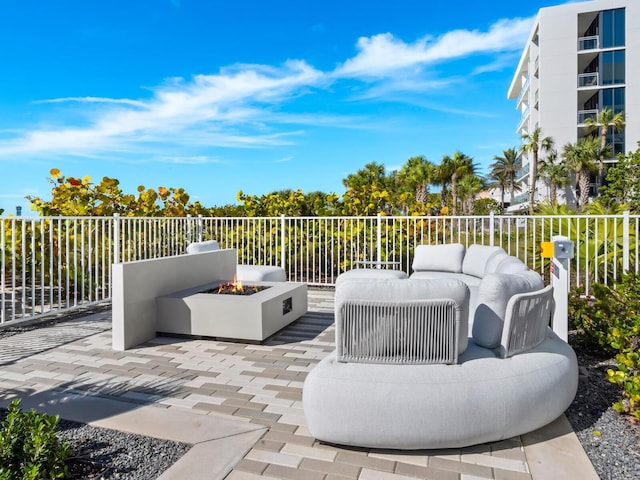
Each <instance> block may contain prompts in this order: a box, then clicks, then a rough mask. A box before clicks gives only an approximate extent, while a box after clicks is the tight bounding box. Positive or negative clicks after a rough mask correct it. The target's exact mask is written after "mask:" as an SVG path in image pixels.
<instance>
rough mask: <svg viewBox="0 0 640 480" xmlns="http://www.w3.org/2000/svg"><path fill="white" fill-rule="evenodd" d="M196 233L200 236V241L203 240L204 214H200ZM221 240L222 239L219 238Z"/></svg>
mask: <svg viewBox="0 0 640 480" xmlns="http://www.w3.org/2000/svg"><path fill="white" fill-rule="evenodd" d="M196 235H197V236H198V241H199V242H201V241H202V214H200V215H198V224H197V227H196ZM218 240H220V239H218Z"/></svg>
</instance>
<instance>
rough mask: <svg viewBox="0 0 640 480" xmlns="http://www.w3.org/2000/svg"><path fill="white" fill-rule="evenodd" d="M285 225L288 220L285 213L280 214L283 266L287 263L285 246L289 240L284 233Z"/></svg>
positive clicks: (281, 263) (281, 259)
mask: <svg viewBox="0 0 640 480" xmlns="http://www.w3.org/2000/svg"><path fill="white" fill-rule="evenodd" d="M285 225H286V221H285V217H284V213H283V214H282V215H280V266H281V267H282V268H285V265H286V255H285V248H286V245H287V242H286V238H285V235H284V229H285ZM285 272H286V269H285Z"/></svg>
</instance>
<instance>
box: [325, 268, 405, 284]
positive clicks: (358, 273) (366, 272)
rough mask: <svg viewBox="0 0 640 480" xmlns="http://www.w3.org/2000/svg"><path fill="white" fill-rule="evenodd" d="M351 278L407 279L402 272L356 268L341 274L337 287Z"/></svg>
mask: <svg viewBox="0 0 640 480" xmlns="http://www.w3.org/2000/svg"><path fill="white" fill-rule="evenodd" d="M349 278H399V279H402V278H407V274H406V273H405V272H403V271H402V270H386V269H382V268H354V269H352V270H347V271H346V272H343V273H341V274H340V275H338V278H336V287H337V286H338V285H339V284H340V283H342V282H344V281H345V280H348V279H349Z"/></svg>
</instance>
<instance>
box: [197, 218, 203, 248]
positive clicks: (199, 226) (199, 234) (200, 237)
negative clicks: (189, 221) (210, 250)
mask: <svg viewBox="0 0 640 480" xmlns="http://www.w3.org/2000/svg"><path fill="white" fill-rule="evenodd" d="M196 228H197V230H196V235H197V238H198V241H199V242H201V241H202V230H203V229H202V214H200V215H198V224H197V227H196Z"/></svg>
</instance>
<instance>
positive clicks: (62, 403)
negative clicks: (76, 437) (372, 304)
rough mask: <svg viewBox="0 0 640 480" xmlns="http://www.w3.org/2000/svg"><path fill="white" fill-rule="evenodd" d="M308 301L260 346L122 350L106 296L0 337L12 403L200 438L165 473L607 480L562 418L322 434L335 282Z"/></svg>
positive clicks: (4, 387) (312, 292)
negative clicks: (411, 439)
mask: <svg viewBox="0 0 640 480" xmlns="http://www.w3.org/2000/svg"><path fill="white" fill-rule="evenodd" d="M308 301H309V304H308V310H309V311H308V312H307V313H306V314H305V315H303V316H302V317H301V318H300V319H299V320H297V321H295V322H293V323H291V324H290V325H289V326H288V327H286V328H284V329H283V330H281V331H280V332H279V333H277V334H276V335H275V336H273V337H271V338H269V339H267V341H266V342H264V343H263V344H246V343H238V342H225V341H218V340H211V339H186V338H171V337H156V338H155V339H153V340H151V341H149V342H146V343H143V344H141V345H139V346H137V347H135V348H132V349H129V350H127V351H125V352H120V351H114V350H113V349H112V345H111V339H112V337H111V311H110V310H109V309H108V305H107V308H106V309H103V310H102V311H99V312H97V313H92V314H90V315H87V316H80V317H78V316H77V315H76V317H75V318H74V319H72V320H68V321H61V322H59V323H57V324H54V325H51V326H44V327H40V328H38V329H36V330H32V331H26V332H24V333H19V334H16V335H13V336H9V337H5V338H0V362H1V367H0V396H1V397H2V403H3V406H5V405H6V404H7V403H8V402H9V400H10V399H11V398H13V397H15V396H20V397H22V398H23V404H24V405H25V406H27V405H28V406H36V405H37V406H38V407H39V409H43V410H47V411H50V412H53V413H61V415H62V416H63V417H66V418H71V419H77V420H80V421H83V422H89V423H92V424H95V425H99V426H103V427H108V428H115V429H118V430H122V431H133V432H135V433H141V434H146V435H150V436H159V437H163V436H164V437H163V438H168V439H172V440H178V441H186V442H187V443H192V444H196V445H195V446H194V447H193V448H192V449H191V450H190V451H189V452H188V453H187V454H186V455H185V456H184V457H182V459H181V460H179V461H178V462H177V463H176V464H174V466H173V467H171V468H170V469H169V470H167V471H166V472H165V474H164V475H163V476H162V478H164V479H167V478H170V479H181V478H228V479H231V480H240V479H246V480H253V479H258V478H264V479H311V480H314V479H318V480H320V479H325V480H330V479H332V480H339V479H344V480H346V479H360V480H376V479H391V480H394V479H395V480H402V479H408V478H428V479H460V480H462V479H479V478H482V479H496V480H497V479H503V480H506V479H511V480H520V479H549V478H553V479H573V478H580V479H581V480H589V479H596V478H598V477H597V475H596V474H595V472H594V470H593V467H592V465H591V463H590V461H589V459H588V458H587V456H586V454H585V452H584V450H583V449H582V447H581V445H580V443H579V441H578V439H577V438H576V435H575V434H574V433H573V430H572V428H571V426H570V424H569V422H568V421H567V420H566V418H564V416H563V417H561V418H560V419H558V420H557V421H556V422H554V423H552V424H551V425H549V426H547V427H545V428H542V429H541V430H539V431H536V432H532V433H530V434H526V435H522V436H518V437H515V438H511V439H508V440H504V441H500V442H495V443H491V444H483V445H478V446H473V447H468V448H462V449H448V450H423V451H394V450H375V449H364V448H350V447H340V446H334V445H329V444H325V443H321V442H318V441H316V440H315V439H314V438H312V437H311V436H310V434H309V432H308V430H307V427H306V423H305V417H304V415H303V409H302V385H303V381H304V379H305V377H306V375H307V373H308V372H309V371H310V370H311V369H312V368H313V367H314V366H315V365H317V364H318V362H319V361H320V360H321V359H323V358H324V357H325V356H327V355H328V354H329V353H330V352H331V351H333V350H334V349H335V343H334V336H335V327H334V314H333V308H334V290H333V289H332V288H310V289H309V291H308ZM454 368H455V367H454ZM181 425H182V426H181ZM203 425H204V426H205V427H204V428H203ZM119 478H126V476H123V477H119Z"/></svg>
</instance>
